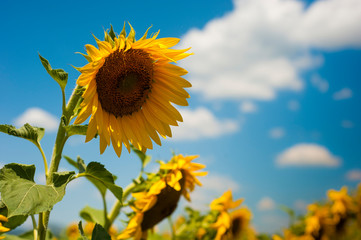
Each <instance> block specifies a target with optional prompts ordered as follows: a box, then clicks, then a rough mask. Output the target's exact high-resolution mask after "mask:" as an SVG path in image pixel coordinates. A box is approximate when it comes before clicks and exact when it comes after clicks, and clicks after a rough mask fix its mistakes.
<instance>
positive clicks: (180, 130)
mask: <svg viewBox="0 0 361 240" xmlns="http://www.w3.org/2000/svg"><path fill="white" fill-rule="evenodd" d="M180 112H181V114H182V116H183V123H180V124H179V125H180V126H181V127H177V128H173V129H172V131H173V139H174V140H196V139H200V138H214V137H218V136H221V135H224V134H230V133H233V132H236V131H238V130H239V123H237V122H236V121H234V120H229V119H224V120H219V119H217V118H216V117H215V116H214V115H213V113H212V112H210V111H209V110H208V109H206V108H204V107H200V108H197V109H195V110H190V109H181V110H180Z"/></svg>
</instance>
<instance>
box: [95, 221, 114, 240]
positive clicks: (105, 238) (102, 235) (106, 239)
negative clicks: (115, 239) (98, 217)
mask: <svg viewBox="0 0 361 240" xmlns="http://www.w3.org/2000/svg"><path fill="white" fill-rule="evenodd" d="M92 240H111V237H110V235H109V234H108V233H107V231H106V230H105V229H104V228H103V227H102V226H101V225H100V224H97V223H96V224H95V226H94V229H93V233H92Z"/></svg>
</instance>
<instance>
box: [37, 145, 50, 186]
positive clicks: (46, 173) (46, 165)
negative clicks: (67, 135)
mask: <svg viewBox="0 0 361 240" xmlns="http://www.w3.org/2000/svg"><path fill="white" fill-rule="evenodd" d="M36 146H37V147H38V149H39V151H40V153H41V156H42V157H43V161H44V169H45V179H47V178H48V171H49V170H48V161H47V160H46V156H45V154H44V151H43V149H42V147H41V145H40V143H38V144H36Z"/></svg>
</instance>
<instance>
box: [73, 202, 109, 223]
mask: <svg viewBox="0 0 361 240" xmlns="http://www.w3.org/2000/svg"><path fill="white" fill-rule="evenodd" d="M79 215H80V217H82V218H83V219H84V220H85V221H87V222H94V223H99V224H102V225H104V224H105V219H104V211H103V210H99V209H95V208H92V207H89V206H85V207H84V208H83V209H82V210H81V211H80V213H79Z"/></svg>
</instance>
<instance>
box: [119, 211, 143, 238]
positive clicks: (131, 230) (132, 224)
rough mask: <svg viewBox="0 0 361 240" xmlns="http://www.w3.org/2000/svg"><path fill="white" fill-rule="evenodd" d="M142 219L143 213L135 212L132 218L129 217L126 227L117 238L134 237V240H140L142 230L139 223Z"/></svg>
mask: <svg viewBox="0 0 361 240" xmlns="http://www.w3.org/2000/svg"><path fill="white" fill-rule="evenodd" d="M142 221H143V213H141V212H140V213H137V214H136V215H135V216H134V217H133V218H132V219H130V221H129V224H128V226H127V228H126V229H125V230H124V231H123V232H122V233H121V234H119V235H118V237H117V238H118V239H128V238H131V237H134V239H135V240H140V239H141V237H142V235H143V232H142V228H141V223H142Z"/></svg>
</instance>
